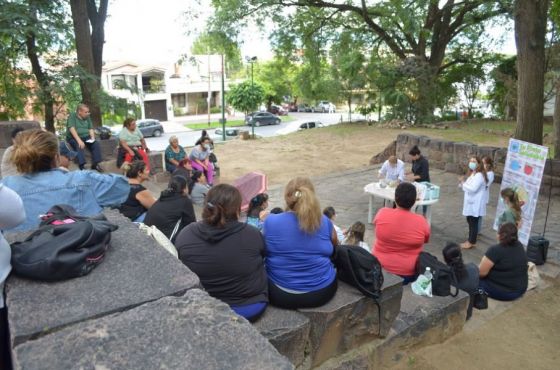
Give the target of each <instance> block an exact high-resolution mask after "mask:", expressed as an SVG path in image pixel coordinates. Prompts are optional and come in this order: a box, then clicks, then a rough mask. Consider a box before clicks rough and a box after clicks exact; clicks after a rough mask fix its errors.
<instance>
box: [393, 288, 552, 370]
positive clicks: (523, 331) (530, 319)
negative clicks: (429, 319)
mask: <svg viewBox="0 0 560 370" xmlns="http://www.w3.org/2000/svg"><path fill="white" fill-rule="evenodd" d="M559 306H560V285H559V284H558V283H557V282H556V284H554V285H552V286H551V287H550V288H548V289H546V290H543V291H541V292H539V293H538V294H532V295H530V296H528V297H525V298H524V299H523V300H522V301H520V302H517V303H516V304H514V305H512V307H511V308H510V309H509V310H507V311H505V312H503V313H502V314H500V315H498V316H496V317H495V318H493V319H492V320H490V321H488V322H486V323H485V324H484V325H482V326H480V327H479V328H477V329H475V330H473V331H468V332H467V331H463V332H461V333H459V334H457V335H456V336H454V337H453V338H451V339H450V340H448V341H446V342H444V343H442V344H438V345H434V346H428V347H424V348H421V349H419V350H417V351H415V352H412V353H410V354H409V355H408V358H405V359H403V360H402V361H401V362H400V363H399V364H398V365H396V366H395V367H393V368H392V369H419V370H420V369H421V370H428V369H430V370H431V369H446V370H447V369H556V368H558V362H559V360H560V353H559V352H558V345H559V344H560V310H558V307H559ZM475 314H476V312H475Z"/></svg>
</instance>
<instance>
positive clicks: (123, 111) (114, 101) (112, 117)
mask: <svg viewBox="0 0 560 370" xmlns="http://www.w3.org/2000/svg"><path fill="white" fill-rule="evenodd" d="M99 106H100V108H101V112H103V114H102V120H103V125H105V126H114V125H121V124H122V123H123V122H124V120H125V119H126V118H127V117H135V118H139V117H140V113H141V111H140V106H139V105H138V104H136V103H131V102H129V101H128V100H126V99H123V98H117V97H115V96H112V95H109V94H107V93H106V92H104V91H102V92H101V94H100V96H99Z"/></svg>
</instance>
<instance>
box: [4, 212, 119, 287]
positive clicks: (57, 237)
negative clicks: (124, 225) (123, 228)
mask: <svg viewBox="0 0 560 370" xmlns="http://www.w3.org/2000/svg"><path fill="white" fill-rule="evenodd" d="M42 219H43V221H42V222H41V224H40V226H39V228H38V229H37V230H35V231H34V232H33V233H31V235H29V236H28V237H27V238H26V239H25V240H24V241H22V242H15V243H13V244H12V245H11V248H12V260H11V263H12V267H13V269H14V272H15V273H16V274H17V275H19V276H22V277H26V278H29V279H36V280H45V281H57V280H65V279H71V278H75V277H79V276H83V275H86V274H88V273H89V272H90V271H91V270H93V269H94V268H95V267H96V266H97V265H98V264H100V263H101V262H102V261H103V258H104V256H105V251H106V250H107V248H108V247H109V245H110V244H109V243H110V241H111V232H112V231H114V230H116V229H117V228H118V226H116V225H114V224H112V223H110V222H109V221H107V219H106V218H105V216H103V215H98V216H95V217H84V216H79V215H77V214H76V211H75V210H74V209H73V208H72V207H71V206H67V205H57V206H54V207H52V208H51V209H50V210H49V212H48V213H47V214H46V215H45V216H43V217H42Z"/></svg>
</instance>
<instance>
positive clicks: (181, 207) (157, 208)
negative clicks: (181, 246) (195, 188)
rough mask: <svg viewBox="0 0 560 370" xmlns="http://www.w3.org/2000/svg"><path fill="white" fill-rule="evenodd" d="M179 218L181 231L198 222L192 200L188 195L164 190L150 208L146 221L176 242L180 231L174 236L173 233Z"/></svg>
mask: <svg viewBox="0 0 560 370" xmlns="http://www.w3.org/2000/svg"><path fill="white" fill-rule="evenodd" d="M179 220H181V223H180V224H179V231H180V230H182V229H183V228H184V227H185V226H187V225H188V224H190V223H191V222H196V216H195V214H194V208H193V205H192V202H191V200H190V199H189V197H188V196H186V195H182V194H178V193H169V192H166V191H163V192H162V193H161V196H160V197H159V199H158V200H157V201H156V202H155V203H154V204H153V205H152V206H151V207H150V209H149V210H148V213H147V214H146V218H145V219H144V223H145V224H146V225H148V226H152V225H154V226H155V227H157V228H158V229H159V230H160V231H161V232H162V233H164V234H165V236H167V237H168V238H169V239H170V240H171V242H172V243H174V242H175V239H176V238H177V235H179V232H177V233H176V234H175V235H174V236H173V238H171V233H172V232H173V229H174V228H175V225H176V224H177V221H179Z"/></svg>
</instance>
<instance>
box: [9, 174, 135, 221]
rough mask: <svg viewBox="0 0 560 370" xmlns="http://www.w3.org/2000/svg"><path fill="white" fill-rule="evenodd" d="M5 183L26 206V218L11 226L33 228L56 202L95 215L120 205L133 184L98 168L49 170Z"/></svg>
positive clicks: (86, 214) (12, 177)
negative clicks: (105, 208)
mask: <svg viewBox="0 0 560 370" xmlns="http://www.w3.org/2000/svg"><path fill="white" fill-rule="evenodd" d="M2 184H4V185H6V186H8V187H10V188H11V189H13V190H14V191H15V192H16V193H18V194H19V196H20V197H21V199H22V200H23V205H24V207H25V213H26V219H25V222H24V223H22V224H21V225H19V226H17V227H15V228H12V229H9V230H10V231H16V230H29V229H32V228H34V227H36V226H38V225H39V222H40V219H39V215H42V214H44V213H46V212H47V211H48V210H49V209H50V208H51V207H52V206H54V205H56V204H68V205H71V206H72V207H74V209H76V211H77V212H78V214H81V215H84V216H92V215H95V214H98V213H100V212H101V211H102V209H103V208H102V207H109V206H118V205H120V204H121V203H123V202H124V201H125V200H126V198H127V197H128V192H129V189H130V187H129V185H128V181H127V179H126V178H125V177H123V176H119V175H101V174H98V173H97V172H94V171H72V172H64V171H61V170H60V169H58V168H56V169H52V170H50V171H45V172H37V173H34V174H26V175H21V176H9V177H6V178H4V179H2Z"/></svg>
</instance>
